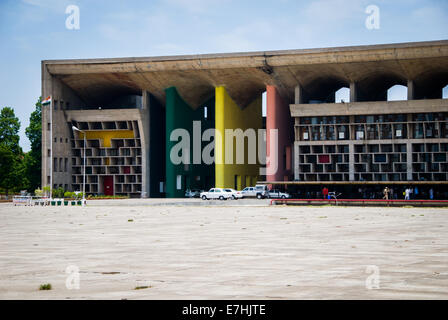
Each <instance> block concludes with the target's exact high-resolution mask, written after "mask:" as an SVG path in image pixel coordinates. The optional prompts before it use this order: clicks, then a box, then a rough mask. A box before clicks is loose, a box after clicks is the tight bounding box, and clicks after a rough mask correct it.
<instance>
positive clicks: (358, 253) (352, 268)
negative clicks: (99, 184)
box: [0, 199, 448, 299]
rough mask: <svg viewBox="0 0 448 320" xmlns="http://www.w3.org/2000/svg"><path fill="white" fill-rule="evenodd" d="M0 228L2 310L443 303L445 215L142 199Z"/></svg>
mask: <svg viewBox="0 0 448 320" xmlns="http://www.w3.org/2000/svg"><path fill="white" fill-rule="evenodd" d="M0 216H1V221H0V271H1V272H0V299H448V209H446V208H434V209H432V208H386V207H384V208H383V207H381V208H363V207H330V206H320V207H311V206H303V207H300V206H296V207H293V206H269V205H268V201H267V200H263V201H258V200H242V201H241V200H238V201H225V202H224V201H223V202H220V201H207V202H205V201H201V200H196V199H195V200H188V199H187V200H186V199H179V200H173V199H148V200H143V199H137V200H114V201H112V200H109V201H101V200H97V201H90V202H88V206H87V207H85V208H81V207H24V206H21V207H19V206H17V207H15V206H13V205H12V204H10V203H7V204H0ZM67 268H68V269H67ZM77 269H78V270H79V289H76V288H75V289H73V286H72V289H71V290H69V289H68V288H67V286H66V282H68V283H69V285H73V283H76V281H74V282H73V281H67V278H69V280H73V279H76V274H75V273H73V270H77ZM66 271H69V273H66ZM45 283H51V285H52V290H45V291H44V290H39V286H40V285H41V284H45ZM69 287H70V286H69ZM138 288H140V289H138Z"/></svg>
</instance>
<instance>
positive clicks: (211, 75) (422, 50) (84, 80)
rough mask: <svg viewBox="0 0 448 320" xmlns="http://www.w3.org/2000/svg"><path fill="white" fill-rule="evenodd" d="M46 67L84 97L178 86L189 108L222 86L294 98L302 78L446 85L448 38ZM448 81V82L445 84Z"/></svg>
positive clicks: (322, 82) (236, 92) (242, 101)
mask: <svg viewBox="0 0 448 320" xmlns="http://www.w3.org/2000/svg"><path fill="white" fill-rule="evenodd" d="M42 63H43V66H44V67H46V68H47V70H48V72H49V73H50V74H51V75H53V76H55V77H57V78H59V79H61V80H62V82H64V83H65V84H66V85H67V86H69V87H70V88H72V89H73V90H74V91H75V92H76V93H77V94H78V95H79V96H80V97H81V98H82V99H84V100H85V101H89V102H90V103H97V102H100V101H102V100H103V99H105V98H106V97H110V96H111V95H117V94H121V93H140V92H141V90H147V91H149V92H151V93H152V94H153V95H154V96H155V97H156V98H157V99H159V100H160V101H161V102H162V103H164V99H165V92H164V90H165V89H166V88H168V87H172V86H175V87H176V88H177V90H178V92H179V93H180V95H181V96H182V97H183V98H184V99H185V101H186V102H188V103H189V104H190V105H191V106H192V107H197V106H198V105H200V104H201V103H203V102H204V101H205V100H207V99H208V98H210V97H211V96H213V95H214V88H215V87H216V86H221V85H222V86H225V87H226V89H227V91H228V93H229V94H230V96H231V97H232V98H233V99H234V100H235V102H236V103H237V104H238V105H239V106H241V107H244V106H246V105H247V104H248V103H250V102H251V101H252V100H253V99H254V98H255V97H257V95H259V94H261V93H262V92H263V91H264V90H265V88H266V85H274V86H276V87H277V88H278V89H279V91H280V93H281V95H282V96H284V98H286V99H287V100H288V101H289V102H293V100H294V98H293V97H294V88H295V87H296V85H297V84H300V85H301V86H302V87H303V88H304V90H306V91H307V92H311V93H312V92H314V91H316V90H320V88H321V87H322V86H324V87H325V86H327V87H328V88H329V89H336V90H337V89H339V88H340V87H343V86H349V83H350V82H358V83H359V86H360V89H361V90H368V89H369V87H370V86H372V85H373V84H375V83H378V79H381V81H380V83H381V84H382V85H384V86H387V85H389V84H392V85H393V84H404V85H406V81H407V80H414V81H415V83H416V84H417V85H420V84H421V85H425V84H427V83H428V81H432V82H434V81H435V82H437V83H434V85H441V84H442V83H445V82H446V81H447V79H448V40H443V41H430V42H415V43H400V44H386V45H370V46H354V47H339V48H324V49H304V50H284V51H266V52H250V53H226V54H205V55H188V56H166V57H143V58H108V59H81V60H46V61H43V62H42ZM445 84H446V83H445Z"/></svg>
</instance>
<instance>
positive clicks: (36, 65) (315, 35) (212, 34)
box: [0, 0, 448, 151]
mask: <svg viewBox="0 0 448 320" xmlns="http://www.w3.org/2000/svg"><path fill="white" fill-rule="evenodd" d="M69 5H76V6H77V7H78V8H79V29H71V30H70V29H68V28H67V27H66V20H67V18H68V17H69V15H70V14H66V8H67V6H69ZM370 5H375V6H376V7H377V8H378V9H379V26H378V27H379V28H374V29H372V28H370V29H369V28H367V27H366V19H368V17H369V16H370V15H371V12H369V13H366V9H367V8H368V6H370ZM447 18H448V1H446V0H426V1H424V0H394V1H391V0H376V1H373V0H316V1H303V0H300V1H299V0H276V1H272V0H271V1H265V0H247V1H245V0H127V1H125V0H123V1H112V0H14V1H13V0H0V43H2V48H1V50H0V70H1V73H0V107H1V108H2V107H5V106H9V107H12V108H14V110H15V112H16V115H17V116H18V117H19V119H20V122H21V129H20V145H21V146H22V148H23V150H24V151H28V150H29V149H30V144H29V141H28V139H27V138H26V136H25V128H26V127H27V126H28V124H29V116H30V113H31V112H32V111H33V110H34V108H35V103H36V101H37V99H38V97H39V96H40V94H41V61H42V60H47V59H72V58H75V59H76V58H112V57H139V56H159V55H182V54H202V53H224V52H242V51H264V50H283V49H305V48H322V47H334V46H350V45H368V44H380V43H397V42H410V41H429V40H446V39H448V19H447ZM400 90H401V91H400ZM447 94H448V89H447V88H445V89H444V97H446V96H447ZM402 95H403V88H401V89H400V88H397V89H396V90H395V88H394V89H393V90H391V92H390V98H391V99H400V97H401V96H402ZM341 97H344V93H343V92H341V93H340V95H339V99H340V98H341ZM346 100H347V99H346Z"/></svg>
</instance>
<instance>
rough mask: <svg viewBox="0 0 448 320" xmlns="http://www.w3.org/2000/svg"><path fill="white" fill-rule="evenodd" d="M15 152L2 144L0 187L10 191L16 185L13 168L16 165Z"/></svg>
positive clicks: (0, 153)
mask: <svg viewBox="0 0 448 320" xmlns="http://www.w3.org/2000/svg"><path fill="white" fill-rule="evenodd" d="M14 162H15V159H14V153H12V151H11V150H10V149H9V148H7V147H6V146H4V145H1V144H0V187H1V188H2V189H4V190H5V191H6V195H8V191H9V190H10V189H11V188H13V187H14V183H15V181H14V177H13V174H12V172H13V170H12V168H13V167H14Z"/></svg>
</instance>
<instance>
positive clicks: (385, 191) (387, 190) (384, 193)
mask: <svg viewBox="0 0 448 320" xmlns="http://www.w3.org/2000/svg"><path fill="white" fill-rule="evenodd" d="M383 199H386V200H389V187H386V188H384V190H383Z"/></svg>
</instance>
